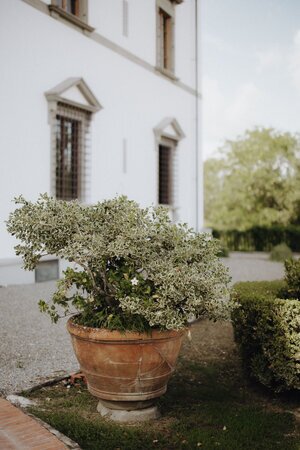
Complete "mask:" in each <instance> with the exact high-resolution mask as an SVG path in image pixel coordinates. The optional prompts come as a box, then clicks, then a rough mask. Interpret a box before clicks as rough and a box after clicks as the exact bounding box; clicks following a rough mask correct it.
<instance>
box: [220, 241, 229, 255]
mask: <svg viewBox="0 0 300 450" xmlns="http://www.w3.org/2000/svg"><path fill="white" fill-rule="evenodd" d="M217 255H218V256H219V258H228V256H229V250H228V247H227V246H226V245H225V244H223V242H220V243H219V251H218V253H217Z"/></svg>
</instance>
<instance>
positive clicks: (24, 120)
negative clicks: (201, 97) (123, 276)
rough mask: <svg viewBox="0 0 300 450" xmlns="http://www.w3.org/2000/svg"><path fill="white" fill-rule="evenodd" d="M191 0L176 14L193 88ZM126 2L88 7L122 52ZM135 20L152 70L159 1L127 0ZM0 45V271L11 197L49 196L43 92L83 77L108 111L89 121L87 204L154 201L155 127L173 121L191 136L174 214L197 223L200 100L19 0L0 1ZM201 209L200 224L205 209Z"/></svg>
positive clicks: (6, 253)
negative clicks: (118, 196) (125, 197)
mask: <svg viewBox="0 0 300 450" xmlns="http://www.w3.org/2000/svg"><path fill="white" fill-rule="evenodd" d="M46 3H49V2H46ZM193 3H194V2H192V0H186V1H185V2H184V3H182V4H181V5H179V6H176V8H178V11H179V10H180V11H181V12H182V16H181V17H176V20H177V26H178V28H177V29H176V32H178V36H177V38H176V46H177V48H178V55H176V60H177V63H176V75H177V76H180V78H181V81H182V82H185V83H186V84H187V85H188V86H190V87H191V88H193V87H194V78H193V77H194V61H193V58H194V46H193V39H194V37H193V33H192V32H191V28H190V27H191V26H192V25H191V22H192V20H193V14H192V4H193ZM116 4H118V5H119V6H118V8H116V10H114V9H113V5H116ZM121 4H122V2H121V1H119V0H113V1H108V0H100V1H98V0H90V2H89V16H90V20H89V24H90V25H92V26H95V27H96V28H97V31H98V30H99V32H102V33H103V34H104V35H106V36H107V37H110V38H111V39H114V41H115V42H116V43H118V44H119V45H121V46H124V47H125V39H127V38H124V37H123V36H122V20H121V10H120V8H121V7H120V5H121ZM149 5H150V6H149ZM121 6H122V5H121ZM176 11H177V9H176ZM113 12H115V14H113ZM129 14H130V17H129V38H128V39H127V40H126V48H127V49H129V50H130V51H131V52H133V53H135V54H136V55H138V56H140V57H141V58H143V59H144V60H146V61H148V62H149V63H150V64H151V65H153V66H154V65H155V1H154V0H151V1H150V0H143V1H141V0H129ZM135 15H136V16H135ZM178 15H179V13H178ZM110 16H112V17H114V18H115V20H114V21H113V19H112V17H110ZM137 17H138V18H139V20H137ZM117 18H118V20H117ZM143 21H145V22H143ZM98 22H99V23H98ZM137 22H138V23H137ZM187 22H188V25H187ZM136 24H137V27H136V28H135V26H136ZM143 24H144V26H143ZM108 25H109V26H108ZM117 30H118V31H117ZM143 35H145V36H143ZM140 36H142V37H141V38H140V39H139V37H140ZM150 40H151V42H152V44H151V45H150V44H148V42H150ZM0 42H1V44H0V63H1V83H0V98H1V102H0V117H1V128H2V131H1V133H0V196H1V200H0V266H1V265H2V266H3V267H4V266H5V261H9V262H10V264H13V262H12V261H13V258H14V250H13V245H14V239H13V238H11V237H10V236H9V235H8V234H7V232H6V229H5V225H4V221H5V220H6V219H7V217H8V214H9V212H10V211H11V210H13V209H14V205H13V204H12V202H11V199H12V198H13V197H14V196H17V195H19V194H21V193H22V194H23V195H24V196H25V197H26V198H28V199H32V200H34V199H36V198H37V195H38V193H41V192H49V190H50V125H49V123H48V103H47V100H46V98H45V95H44V94H45V92H46V91H48V90H49V89H51V88H53V87H54V86H56V85H57V84H58V83H60V82H62V81H64V80H65V79H67V78H69V77H82V78H83V79H84V80H85V82H86V83H87V84H88V86H89V87H90V89H91V90H92V92H93V93H94V95H95V96H96V98H97V99H98V100H99V102H100V103H101V105H102V107H103V109H102V110H100V111H99V112H97V113H96V114H94V115H93V120H92V126H91V140H92V141H91V149H92V169H91V195H90V198H89V199H88V200H89V201H90V202H96V201H98V200H102V199H104V198H108V197H112V196H114V195H115V194H126V195H128V196H129V197H130V198H132V199H135V200H137V201H138V202H139V203H140V204H141V205H149V204H151V203H153V204H157V188H158V179H157V177H158V173H157V164H158V153H157V149H156V146H155V138H154V133H153V128H154V127H155V126H156V125H157V124H158V123H159V122H160V121H161V120H162V119H164V118H165V117H175V118H176V119H177V121H178V123H179V124H180V126H181V128H182V129H183V131H184V133H185V136H186V137H185V138H184V139H183V140H182V141H180V143H179V146H178V175H177V180H176V184H177V189H176V191H177V193H178V198H177V202H176V203H177V205H178V207H179V209H178V215H179V220H180V221H184V222H188V223H189V225H191V226H195V222H196V218H195V95H193V94H192V93H191V92H188V91H187V90H185V89H183V88H181V87H179V86H178V85H176V84H174V83H173V82H172V81H170V80H169V79H168V78H165V77H163V76H161V75H156V74H155V73H152V72H151V71H150V70H147V69H145V68H144V67H142V66H141V65H139V64H136V63H134V62H132V61H130V60H129V59H128V58H126V57H124V56H122V55H120V54H118V53H117V52H114V51H112V50H111V49H109V48H107V47H105V46H103V45H101V44H99V43H98V42H96V41H95V40H93V39H91V38H89V37H88V36H85V35H83V34H82V33H81V32H79V31H78V30H76V29H73V28H72V27H69V26H66V25H65V24H64V23H62V22H61V21H59V20H55V19H53V18H52V17H50V16H49V15H46V14H44V13H42V12H41V11H39V10H38V9H35V8H34V7H32V6H30V5H29V4H27V3H26V2H23V1H21V0H2V1H1V3H0ZM179 61H180V64H179ZM124 140H126V147H127V162H126V166H127V171H126V173H124V170H123V166H124V164H123V145H124ZM200 189H201V183H200ZM201 198H202V191H201V192H200V199H201ZM199 211H200V212H199V222H200V225H201V224H202V223H203V217H202V204H201V205H200V208H199ZM7 270H8V271H9V269H8V268H7V267H6V268H5V269H4V268H3V270H2V271H1V267H0V285H1V284H4V283H11V282H12V279H11V278H12V275H7V273H8V272H7ZM10 273H11V272H10ZM1 275H2V278H3V279H2V280H1ZM19 276H20V278H18V280H17V279H16V280H15V283H17V282H18V281H19V282H20V281H22V282H24V281H25V282H26V281H27V282H32V281H33V275H32V274H28V275H24V273H23V272H22V273H21V271H20V272H19ZM24 277H25V278H24Z"/></svg>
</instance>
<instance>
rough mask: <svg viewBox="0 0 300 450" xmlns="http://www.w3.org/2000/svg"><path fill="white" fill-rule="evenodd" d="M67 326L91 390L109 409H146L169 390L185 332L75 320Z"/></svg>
mask: <svg viewBox="0 0 300 450" xmlns="http://www.w3.org/2000/svg"><path fill="white" fill-rule="evenodd" d="M67 328H68V331H69V333H70V334H71V337H72V343H73V347H74V351H75V354H76V357H77V359H78V361H79V364H80V367H81V370H82V372H83V373H84V374H85V376H86V379H87V384H88V390H89V391H90V393H91V394H93V395H94V396H96V397H98V398H99V399H100V400H101V401H103V403H104V404H107V403H109V405H110V408H111V405H112V404H115V405H116V406H115V408H113V409H127V410H128V409H131V410H132V409H137V408H144V407H145V406H146V405H148V404H149V400H151V399H155V398H156V397H159V396H161V395H162V394H164V393H165V392H166V390H167V382H168V380H169V378H170V376H171V375H172V373H173V371H174V367H175V363H176V359H177V356H178V354H179V351H180V347H181V342H182V338H183V336H184V334H185V330H180V331H157V330H154V331H152V333H151V334H147V333H134V332H126V333H121V332H118V331H109V330H105V329H100V328H89V327H84V326H81V325H76V324H74V323H73V322H72V319H70V320H69V321H68V323H67ZM123 402H124V403H123ZM120 405H121V406H120ZM122 405H123V406H122ZM124 405H126V407H124ZM128 405H130V406H128Z"/></svg>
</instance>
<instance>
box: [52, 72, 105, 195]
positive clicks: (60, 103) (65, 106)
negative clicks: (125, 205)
mask: <svg viewBox="0 0 300 450" xmlns="http://www.w3.org/2000/svg"><path fill="white" fill-rule="evenodd" d="M73 87H76V88H77V89H78V90H79V91H80V92H81V94H82V95H83V97H84V98H85V99H86V101H87V103H86V104H83V103H79V102H77V101H74V100H70V99H68V98H65V97H64V92H65V91H67V90H69V89H71V88H73ZM45 97H46V99H47V101H48V122H49V125H50V130H51V131H50V132H51V139H50V146H51V156H50V170H51V173H50V192H51V195H52V196H53V197H56V182H57V181H56V155H57V140H56V139H57V134H56V132H57V131H56V127H57V116H58V115H60V116H63V117H66V118H70V119H75V120H78V121H80V124H81V125H80V127H81V134H80V142H79V143H78V144H79V146H80V148H81V152H80V159H79V161H78V164H79V167H80V175H79V188H78V200H79V201H80V202H83V203H87V202H88V200H89V196H90V175H91V146H90V142H91V138H90V125H91V121H92V119H93V115H94V113H96V112H97V111H99V110H100V109H102V106H101V104H100V103H99V102H98V100H97V99H96V97H95V96H94V94H93V93H92V91H91V90H90V89H89V87H88V86H87V84H86V83H85V81H84V80H83V79H82V78H68V79H67V80H65V81H63V82H62V83H60V84H58V85H57V86H55V87H54V88H52V89H50V90H49V91H47V92H46V93H45Z"/></svg>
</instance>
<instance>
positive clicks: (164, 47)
mask: <svg viewBox="0 0 300 450" xmlns="http://www.w3.org/2000/svg"><path fill="white" fill-rule="evenodd" d="M174 32H175V7H174V1H172V0H156V54H157V56H156V65H157V69H158V70H160V71H161V72H163V73H165V74H166V75H169V76H171V75H172V74H173V73H174V70H175V61H174V59H175V58H174V55H175V49H174ZM173 76H174V75H173Z"/></svg>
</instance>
